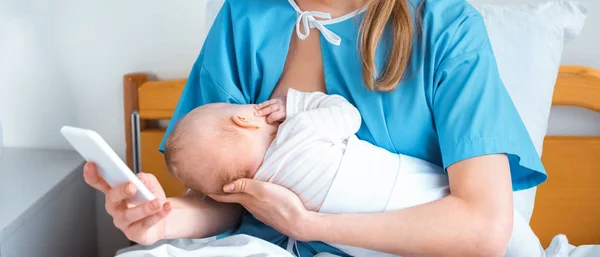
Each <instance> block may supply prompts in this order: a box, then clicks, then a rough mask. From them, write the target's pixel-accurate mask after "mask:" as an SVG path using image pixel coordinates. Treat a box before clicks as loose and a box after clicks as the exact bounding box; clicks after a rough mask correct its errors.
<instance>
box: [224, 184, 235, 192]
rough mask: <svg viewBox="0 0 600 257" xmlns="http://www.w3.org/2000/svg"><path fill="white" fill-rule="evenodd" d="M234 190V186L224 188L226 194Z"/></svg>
mask: <svg viewBox="0 0 600 257" xmlns="http://www.w3.org/2000/svg"><path fill="white" fill-rule="evenodd" d="M234 189H235V185H234V184H229V185H225V186H224V187H223V191H225V192H233V190H234Z"/></svg>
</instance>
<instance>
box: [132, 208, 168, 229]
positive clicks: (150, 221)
mask: <svg viewBox="0 0 600 257" xmlns="http://www.w3.org/2000/svg"><path fill="white" fill-rule="evenodd" d="M169 213H171V203H165V204H164V205H163V207H162V209H161V210H160V211H159V212H157V213H155V214H153V215H151V216H148V217H146V218H144V219H142V220H139V221H137V222H136V223H135V224H133V226H139V227H140V228H141V229H142V230H146V229H148V228H150V227H152V226H154V225H156V224H157V223H158V222H160V221H161V220H163V219H164V218H166V217H167V215H169Z"/></svg>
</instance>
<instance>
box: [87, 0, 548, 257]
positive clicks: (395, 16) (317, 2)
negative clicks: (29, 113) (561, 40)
mask: <svg viewBox="0 0 600 257" xmlns="http://www.w3.org/2000/svg"><path fill="white" fill-rule="evenodd" d="M423 1H424V2H419V1H418V0H414V1H413V2H407V1H406V0H386V1H376V0H373V1H366V0H356V1H346V0H297V1H293V0H289V1H286V0H261V1H241V0H231V1H228V2H226V3H225V4H224V6H223V8H222V10H221V12H220V14H219V15H218V17H217V18H216V21H215V23H214V25H213V27H212V29H211V31H210V33H209V35H208V37H207V39H206V42H205V44H204V46H203V49H202V52H201V53H200V56H199V58H198V61H197V62H196V64H195V65H194V68H193V70H192V72H191V74H190V77H189V80H188V83H187V85H186V87H185V90H184V92H183V95H182V96H181V100H180V102H179V105H178V107H177V109H176V111H175V114H174V116H173V119H172V121H171V124H170V126H169V128H172V127H173V124H174V123H175V122H177V120H179V119H180V118H181V117H183V116H184V115H185V114H186V113H187V112H189V111H190V110H191V109H193V108H194V107H196V106H199V105H203V104H207V103H212V102H232V103H257V102H262V101H264V100H266V99H268V98H273V97H278V96H282V95H283V94H285V92H287V89H288V88H289V87H293V88H295V89H298V90H301V91H323V92H327V93H330V94H340V95H342V96H344V97H346V98H347V99H348V100H349V101H350V102H352V103H353V104H354V105H356V107H357V108H358V109H359V110H360V112H361V114H362V116H363V121H364V122H363V126H362V127H361V130H360V131H359V132H358V133H357V135H358V136H359V137H360V138H361V139H363V140H367V141H369V142H371V143H373V144H375V145H377V146H379V147H383V148H386V149H387V150H389V151H392V152H395V153H402V154H407V155H411V156H414V157H417V158H421V159H424V160H427V161H429V162H432V163H436V164H438V165H440V166H442V165H443V166H444V168H445V169H446V171H447V173H448V176H449V178H450V188H451V195H450V196H448V197H446V198H443V199H441V200H438V201H434V202H431V203H427V204H423V205H420V206H415V207H411V208H408V209H404V210H399V211H394V212H386V213H376V214H354V215H345V214H342V215H333V214H320V213H314V212H309V211H307V210H306V209H305V208H304V207H303V206H302V204H301V203H300V201H299V199H298V197H297V196H296V195H294V194H293V193H292V192H291V191H289V190H287V189H285V188H282V187H279V186H276V185H272V184H267V183H262V182H257V181H253V180H238V181H235V182H234V183H233V184H231V185H227V186H225V188H224V189H226V190H229V192H231V194H229V195H226V196H223V197H219V198H218V199H216V200H218V201H220V202H224V203H220V202H216V201H214V200H212V199H205V200H202V199H200V198H197V197H196V196H194V195H193V194H188V195H186V196H184V197H179V198H169V199H166V200H164V199H165V196H164V192H163V190H162V188H161V187H160V185H159V184H158V182H157V181H156V179H155V178H154V177H152V176H150V175H147V174H140V177H141V179H142V180H143V181H144V182H145V183H146V185H148V186H149V188H150V189H151V190H152V191H153V192H154V193H155V194H156V195H157V197H158V198H159V200H155V201H152V202H149V203H146V204H144V205H141V206H137V207H131V206H129V205H128V204H127V202H126V201H125V199H127V198H128V197H129V196H131V195H133V194H134V192H133V191H134V190H135V189H134V188H133V187H131V185H128V184H124V185H121V186H119V187H116V188H112V189H111V188H110V187H109V186H108V185H106V183H105V182H104V181H103V180H102V179H101V178H100V177H99V176H98V175H97V171H96V169H95V167H94V166H93V164H88V165H87V166H86V168H85V170H84V172H85V173H84V174H85V178H86V181H87V182H88V183H89V184H90V185H92V186H93V187H95V188H97V189H99V190H101V191H103V192H104V193H105V194H106V200H107V204H106V209H107V211H108V213H109V214H111V215H112V216H113V218H114V221H115V225H116V226H117V227H118V228H120V229H121V230H122V231H123V232H124V233H125V234H126V235H127V236H128V238H130V239H131V240H133V241H136V242H139V243H142V244H148V243H153V242H155V241H156V240H159V239H163V238H179V237H192V238H198V237H207V236H210V235H215V234H219V233H223V232H225V231H228V230H231V229H234V228H230V227H224V226H221V224H222V223H227V222H221V221H226V220H229V219H236V220H237V219H238V218H239V216H240V213H241V211H242V209H241V208H239V207H238V206H239V205H237V204H234V205H232V204H225V203H239V204H241V205H242V206H243V207H244V208H245V209H246V210H247V211H248V212H249V213H246V214H244V215H243V217H242V222H241V225H240V226H239V227H238V228H236V229H235V230H234V231H233V232H232V233H234V234H237V233H244V234H249V235H252V236H256V237H259V238H262V239H265V240H267V241H270V242H272V243H274V244H278V245H280V246H282V247H284V246H285V245H286V244H287V243H288V236H289V237H290V238H293V239H296V240H299V241H300V242H298V243H297V249H296V250H297V251H298V252H299V253H300V255H301V256H312V255H314V254H315V253H319V252H330V253H334V254H339V255H343V253H341V252H339V251H338V250H337V249H334V248H333V247H330V246H328V245H327V244H324V243H321V242H319V241H324V242H330V243H338V244H345V245H352V246H358V247H363V248H369V249H373V250H377V251H382V252H389V253H393V254H398V255H403V256H415V255H416V256H421V255H423V256H501V255H503V253H504V251H505V250H506V246H507V243H508V240H509V237H510V234H511V228H512V209H513V203H512V193H511V191H512V190H521V189H526V188H530V187H533V186H536V185H538V184H540V183H541V182H543V181H544V180H545V179H546V174H545V171H544V168H543V166H542V164H541V162H540V160H539V158H538V156H537V154H536V152H535V149H534V147H533V144H532V142H531V139H530V138H529V136H528V134H527V131H526V130H525V127H524V125H523V123H522V121H521V119H520V118H519V115H518V113H517V111H516V109H515V107H514V106H513V103H512V101H511V99H510V97H509V95H508V93H507V91H506V90H505V88H504V86H503V84H502V82H501V80H500V78H499V75H498V70H497V67H496V62H495V58H494V55H493V53H492V50H491V47H490V43H489V40H488V37H487V33H486V30H485V26H484V23H483V20H482V18H481V16H480V15H479V14H478V13H477V11H476V10H474V9H473V7H471V6H470V5H469V4H468V3H466V2H464V1H463V0H447V1H428V0H423ZM304 10H318V11H319V12H305V11H304ZM356 10H358V11H356ZM331 17H333V19H330V18H331ZM336 17H337V18H336ZM386 24H387V26H386ZM169 132H170V129H169V130H168V131H167V134H168V133H169ZM365 172H369V171H365ZM262 222H264V224H263V223H262ZM265 224H266V225H265Z"/></svg>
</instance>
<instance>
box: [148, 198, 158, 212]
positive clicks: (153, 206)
mask: <svg viewBox="0 0 600 257" xmlns="http://www.w3.org/2000/svg"><path fill="white" fill-rule="evenodd" d="M150 207H151V208H152V210H158V208H160V204H159V203H158V200H154V201H152V203H150Z"/></svg>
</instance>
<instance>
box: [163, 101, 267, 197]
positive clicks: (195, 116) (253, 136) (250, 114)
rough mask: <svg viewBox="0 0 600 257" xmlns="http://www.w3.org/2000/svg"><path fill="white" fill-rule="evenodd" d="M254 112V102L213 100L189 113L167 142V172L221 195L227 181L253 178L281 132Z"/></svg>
mask: <svg viewBox="0 0 600 257" xmlns="http://www.w3.org/2000/svg"><path fill="white" fill-rule="evenodd" d="M254 112H255V109H254V105H250V104H246V105H240V104H226V103H215V104H208V105H203V106H201V107H198V108H196V109H194V110H193V111H191V112H190V113H188V114H187V115H186V116H185V117H184V118H183V119H181V121H179V123H178V124H177V125H176V126H175V128H174V129H173V131H172V132H171V134H170V136H169V137H168V138H167V141H166V143H165V161H166V163H167V167H168V169H169V171H170V172H171V173H173V174H174V175H175V177H177V178H178V179H179V180H181V181H182V182H183V183H184V185H185V186H187V187H188V188H189V189H191V190H194V191H198V192H202V193H204V194H223V189H222V188H223V186H224V185H225V184H227V183H230V182H232V181H234V180H236V179H239V178H252V177H254V174H256V172H257V171H258V169H259V168H260V165H261V164H262V161H263V158H264V155H265V152H266V151H267V148H268V147H269V145H270V144H271V142H272V141H273V139H274V138H275V135H276V133H277V125H274V124H269V123H267V121H266V119H265V117H257V116H255V115H254Z"/></svg>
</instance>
